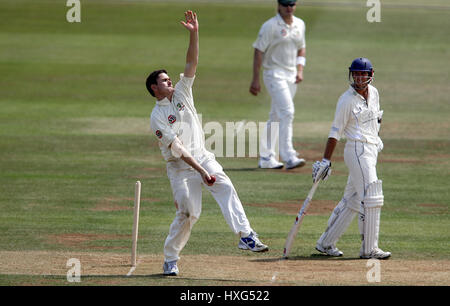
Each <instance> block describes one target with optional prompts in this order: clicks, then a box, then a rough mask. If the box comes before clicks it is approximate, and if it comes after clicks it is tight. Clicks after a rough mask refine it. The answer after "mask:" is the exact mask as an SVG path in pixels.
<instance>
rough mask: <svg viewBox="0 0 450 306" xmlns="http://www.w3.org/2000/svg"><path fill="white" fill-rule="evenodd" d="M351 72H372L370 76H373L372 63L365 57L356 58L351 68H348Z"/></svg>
mask: <svg viewBox="0 0 450 306" xmlns="http://www.w3.org/2000/svg"><path fill="white" fill-rule="evenodd" d="M348 70H349V72H352V71H367V72H370V76H372V75H373V66H372V63H371V62H370V61H369V59H367V58H365V57H358V58H355V59H354V60H353V62H352V64H351V65H350V67H348Z"/></svg>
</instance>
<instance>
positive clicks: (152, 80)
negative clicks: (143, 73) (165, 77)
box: [145, 69, 167, 97]
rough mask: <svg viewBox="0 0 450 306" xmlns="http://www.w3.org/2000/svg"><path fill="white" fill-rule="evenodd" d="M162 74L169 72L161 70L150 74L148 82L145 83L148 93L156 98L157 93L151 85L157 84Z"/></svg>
mask: <svg viewBox="0 0 450 306" xmlns="http://www.w3.org/2000/svg"><path fill="white" fill-rule="evenodd" d="M161 73H166V74H167V71H166V70H165V69H160V70H155V71H153V72H152V73H150V75H149V76H148V77H147V80H146V81H145V86H146V87H147V90H148V92H149V93H150V94H151V95H152V96H153V97H154V96H155V92H154V91H153V89H152V87H151V85H153V84H155V85H156V84H157V82H156V80H157V79H158V76H159V75H160V74H161Z"/></svg>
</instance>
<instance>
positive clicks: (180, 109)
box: [177, 102, 184, 111]
mask: <svg viewBox="0 0 450 306" xmlns="http://www.w3.org/2000/svg"><path fill="white" fill-rule="evenodd" d="M177 108H178V111H182V110H184V104H183V103H180V102H178V103H177Z"/></svg>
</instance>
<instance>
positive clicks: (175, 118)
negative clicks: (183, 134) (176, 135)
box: [167, 115, 177, 124]
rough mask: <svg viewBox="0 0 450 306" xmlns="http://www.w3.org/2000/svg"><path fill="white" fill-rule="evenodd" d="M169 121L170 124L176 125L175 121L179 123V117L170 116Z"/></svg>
mask: <svg viewBox="0 0 450 306" xmlns="http://www.w3.org/2000/svg"><path fill="white" fill-rule="evenodd" d="M167 120H169V123H170V124H174V123H175V121H177V117H175V116H174V115H170V116H169V117H167Z"/></svg>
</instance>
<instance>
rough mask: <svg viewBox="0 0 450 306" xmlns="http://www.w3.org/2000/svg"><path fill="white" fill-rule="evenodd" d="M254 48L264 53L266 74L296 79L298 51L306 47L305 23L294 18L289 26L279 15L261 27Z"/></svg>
mask: <svg viewBox="0 0 450 306" xmlns="http://www.w3.org/2000/svg"><path fill="white" fill-rule="evenodd" d="M253 47H254V48H256V49H258V50H260V51H261V52H264V58H263V68H264V69H265V71H264V72H265V73H267V71H269V72H270V73H272V76H274V77H279V78H283V79H286V78H288V79H292V78H294V79H295V76H296V74H297V63H296V61H297V54H298V50H299V49H302V48H305V47H306V42H305V23H304V22H303V20H301V19H300V18H298V17H295V16H294V21H293V22H292V24H290V25H288V24H286V23H285V22H284V20H283V18H282V17H281V16H280V14H277V15H276V16H275V17H272V18H271V19H269V20H267V21H266V22H265V23H264V24H263V25H262V26H261V29H260V30H259V33H258V38H257V39H256V41H255V42H254V43H253Z"/></svg>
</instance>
